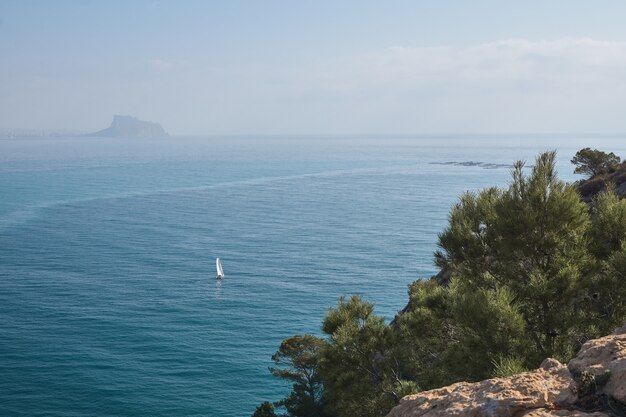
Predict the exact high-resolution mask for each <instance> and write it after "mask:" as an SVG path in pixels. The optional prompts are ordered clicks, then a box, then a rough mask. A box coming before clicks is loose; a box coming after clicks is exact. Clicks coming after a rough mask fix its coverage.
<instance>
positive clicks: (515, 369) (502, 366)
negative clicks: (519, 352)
mask: <svg viewBox="0 0 626 417" xmlns="http://www.w3.org/2000/svg"><path fill="white" fill-rule="evenodd" d="M526 371H528V369H527V368H525V367H524V364H523V363H522V360H521V359H520V358H514V357H510V356H509V357H502V356H500V357H499V358H498V359H497V360H495V361H494V362H493V373H492V377H493V378H504V377H507V376H512V375H517V374H521V373H522V372H526Z"/></svg>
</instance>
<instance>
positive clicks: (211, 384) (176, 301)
mask: <svg viewBox="0 0 626 417" xmlns="http://www.w3.org/2000/svg"><path fill="white" fill-rule="evenodd" d="M586 146H590V147H597V148H600V149H602V150H606V151H613V152H616V153H617V154H618V155H622V156H626V141H625V140H624V138H623V137H600V138H599V137H594V136H592V135H587V136H577V137H569V136H566V135H561V136H547V137H544V136H516V135H507V136H498V135H491V136H478V135H474V136H462V135H458V136H415V137H411V136H405V137H399V136H388V137H387V136H358V135H354V136H319V137H318V136H209V137H169V138H165V139H131V138H116V139H113V138H85V137H53V138H20V139H4V140H0V415H2V416H215V417H242V416H243V417H247V416H250V415H251V414H252V413H253V412H254V409H255V407H256V406H257V405H258V404H259V403H261V402H262V401H276V400H278V399H280V398H281V397H283V396H284V395H285V394H286V393H287V392H288V391H289V385H288V384H286V383H285V382H283V381H280V380H277V379H276V378H274V377H273V376H271V374H270V373H269V371H268V366H271V365H272V362H271V355H272V354H273V353H274V352H275V351H276V349H277V348H278V346H279V344H280V342H281V340H283V339H285V338H287V337H289V336H291V335H294V334H303V333H312V334H316V335H321V329H320V324H321V321H322V319H323V318H324V315H325V314H326V312H327V310H328V309H329V308H331V307H333V306H335V305H336V303H337V301H338V299H339V297H341V296H344V295H351V294H358V295H361V296H362V297H363V298H365V299H366V300H368V301H371V302H372V303H374V304H375V308H376V312H377V314H380V315H382V316H384V317H385V319H386V320H387V321H389V320H391V319H392V318H393V317H394V315H395V314H396V312H397V311H398V310H400V309H401V308H402V307H403V306H404V305H405V303H406V302H407V299H408V295H407V287H408V285H409V284H410V283H411V282H413V281H414V280H416V279H420V278H426V277H429V276H431V275H433V274H435V273H436V272H437V270H436V268H435V266H434V265H433V252H434V251H435V250H436V249H437V234H438V233H440V232H441V231H442V230H443V229H444V228H445V226H446V223H447V217H448V213H449V210H450V208H451V206H452V205H453V204H454V203H455V202H456V201H457V200H458V198H459V196H460V195H461V194H462V193H463V192H466V191H477V190H480V189H482V188H484V187H488V186H494V185H495V186H500V187H505V186H506V185H507V184H508V183H509V181H510V178H511V177H510V170H511V164H512V163H513V162H514V161H516V160H525V161H527V166H528V167H531V166H532V164H533V163H534V158H535V156H536V155H537V154H538V153H539V152H541V151H544V150H550V149H556V150H557V151H558V164H557V165H558V171H559V174H560V176H561V178H563V179H564V180H566V181H575V180H578V179H580V178H581V177H580V176H578V175H574V174H573V166H572V165H571V164H570V162H569V161H570V159H571V158H572V156H573V155H574V153H575V152H576V151H577V150H578V149H580V148H582V147H586ZM216 257H220V258H221V260H222V264H223V267H224V272H225V275H226V276H225V278H224V280H222V281H218V280H216V279H215V274H216V271H215V258H216Z"/></svg>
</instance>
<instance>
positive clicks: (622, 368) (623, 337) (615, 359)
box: [568, 325, 626, 403]
mask: <svg viewBox="0 0 626 417" xmlns="http://www.w3.org/2000/svg"><path fill="white" fill-rule="evenodd" d="M568 368H569V370H570V371H571V372H572V373H573V374H580V373H582V372H588V373H589V374H591V375H593V376H594V377H595V378H596V379H597V378H602V377H603V376H604V378H606V379H607V381H606V384H604V385H603V386H600V387H598V388H599V391H600V393H601V394H606V395H608V396H610V397H612V398H614V399H616V400H617V401H620V402H622V403H626V325H624V326H622V327H620V328H619V329H617V330H615V332H614V333H613V334H612V335H610V336H605V337H601V338H600V339H594V340H590V341H588V342H587V343H585V344H584V345H583V347H582V348H581V349H580V352H578V355H576V357H575V358H574V359H572V360H571V361H570V362H569V365H568Z"/></svg>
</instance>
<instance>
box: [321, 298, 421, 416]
mask: <svg viewBox="0 0 626 417" xmlns="http://www.w3.org/2000/svg"><path fill="white" fill-rule="evenodd" d="M322 329H323V330H324V332H325V333H326V334H327V335H328V337H329V343H328V345H327V346H326V348H325V349H324V350H323V351H322V360H321V369H322V375H323V378H324V386H325V388H326V394H327V400H328V404H329V411H330V412H331V413H332V414H334V415H337V416H338V417H352V416H356V415H358V416H362V417H368V416H369V417H378V416H381V415H384V414H385V413H386V412H387V411H388V410H389V409H390V408H391V407H392V406H393V405H395V404H397V403H398V401H399V400H400V398H401V397H402V396H404V395H406V394H408V393H410V392H413V391H415V390H417V386H416V385H415V384H414V383H412V382H410V381H407V380H404V379H403V378H402V375H403V374H402V368H401V360H400V352H399V351H398V349H397V346H398V344H397V343H394V342H395V340H394V339H395V337H396V335H395V332H394V331H393V329H391V328H390V327H388V326H386V325H385V323H384V321H383V319H382V317H379V316H376V315H375V314H374V307H373V305H372V304H370V303H367V302H364V301H363V300H361V298H360V297H358V296H352V297H351V298H350V299H349V300H346V299H344V298H341V299H340V300H339V304H338V306H337V308H334V309H330V310H329V311H328V313H327V315H326V318H325V320H324V323H323V325H322Z"/></svg>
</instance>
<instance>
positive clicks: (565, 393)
mask: <svg viewBox="0 0 626 417" xmlns="http://www.w3.org/2000/svg"><path fill="white" fill-rule="evenodd" d="M590 399H592V401H590ZM622 413H626V325H625V326H624V327H622V328H620V329H617V330H616V331H615V333H614V334H613V335H610V336H606V337H602V338H600V339H595V340H590V341H588V342H587V343H585V344H584V345H583V346H582V348H581V350H580V352H579V353H578V355H577V356H576V357H575V358H574V359H572V360H571V361H570V362H569V364H568V365H567V366H565V365H563V364H561V363H560V362H559V361H557V360H556V359H546V360H545V361H544V362H543V363H542V364H541V367H540V368H539V369H536V370H534V371H531V372H525V373H522V374H519V375H515V376H511V377H507V378H495V379H488V380H485V381H481V382H475V383H467V382H460V383H457V384H453V385H450V386H447V387H444V388H439V389H435V390H431V391H424V392H420V393H418V394H413V395H409V396H406V397H404V398H403V399H402V400H401V401H400V404H399V405H398V406H396V407H395V408H394V409H393V410H391V412H390V413H389V414H388V415H387V417H422V416H424V417H443V416H458V417H543V416H569V417H606V416H620V415H626V414H622Z"/></svg>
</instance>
